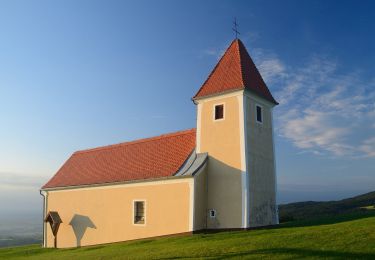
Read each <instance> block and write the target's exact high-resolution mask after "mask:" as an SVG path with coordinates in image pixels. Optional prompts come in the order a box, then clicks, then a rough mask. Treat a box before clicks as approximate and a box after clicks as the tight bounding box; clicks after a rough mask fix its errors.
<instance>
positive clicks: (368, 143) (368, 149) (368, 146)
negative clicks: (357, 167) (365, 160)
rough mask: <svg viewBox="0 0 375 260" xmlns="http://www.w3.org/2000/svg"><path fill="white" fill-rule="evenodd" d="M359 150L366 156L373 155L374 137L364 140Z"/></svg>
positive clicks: (374, 149) (374, 153)
mask: <svg viewBox="0 0 375 260" xmlns="http://www.w3.org/2000/svg"><path fill="white" fill-rule="evenodd" d="M359 150H360V151H362V152H363V153H365V155H366V157H375V137H371V138H369V139H367V140H364V141H363V142H362V144H361V145H360V146H359Z"/></svg>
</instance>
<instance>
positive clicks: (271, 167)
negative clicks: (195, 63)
mask: <svg viewBox="0 0 375 260" xmlns="http://www.w3.org/2000/svg"><path fill="white" fill-rule="evenodd" d="M256 104H259V105H261V106H262V110H263V123H262V124H259V123H257V122H256ZM245 106H246V117H247V118H246V130H247V134H246V141H247V171H248V187H249V191H250V193H249V225H250V227H257V226H266V225H272V224H277V223H278V219H277V208H276V207H277V206H276V176H275V164H274V149H273V133H272V107H271V105H270V104H269V103H268V102H265V101H263V100H262V99H260V98H258V97H256V96H255V95H253V94H247V95H245Z"/></svg>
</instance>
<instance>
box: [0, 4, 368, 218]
mask: <svg viewBox="0 0 375 260" xmlns="http://www.w3.org/2000/svg"><path fill="white" fill-rule="evenodd" d="M235 16H236V17H237V20H238V22H239V30H240V32H241V35H240V38H241V39H242V41H243V42H244V43H245V45H246V47H247V49H248V51H249V53H250V55H251V56H252V57H253V59H254V61H255V63H256V65H257V66H258V68H259V70H260V71H261V73H262V75H263V76H264V78H265V81H266V83H267V84H268V86H269V88H270V89H271V91H272V93H273V94H274V96H275V98H276V99H277V100H278V101H279V102H280V105H279V106H278V107H276V108H275V114H274V119H275V136H276V140H275V141H276V156H277V174H278V184H279V186H278V188H279V201H280V202H290V201H300V200H330V199H340V198H344V197H347V196H352V195H356V194H359V193H362V192H367V191H372V190H375V75H374V74H373V71H374V69H373V68H374V63H375V51H374V46H375V3H374V2H373V1H360V2H357V1H204V2H203V1H184V2H183V1H1V3H0V33H1V34H0V147H1V149H0V175H1V178H0V205H2V208H3V209H8V211H9V212H11V211H16V210H20V209H22V210H26V209H27V210H35V209H37V210H39V208H40V207H41V197H40V195H39V191H38V190H39V188H40V186H41V185H42V184H44V182H46V181H47V180H48V179H49V178H50V177H51V176H52V175H53V174H54V173H55V172H56V171H57V170H58V168H59V167H60V166H61V165H62V164H63V163H64V161H65V160H66V159H67V158H68V157H69V156H70V154H71V153H72V152H73V151H76V150H80V149H85V148H90V147H96V146H101V145H107V144H113V143H118V142H123V141H128V140H134V139H138V138H142V137H149V136H154V135H158V134H162V133H167V132H172V131H176V130H182V129H186V128H192V127H195V118H196V115H195V107H194V105H193V103H192V102H191V97H192V96H193V95H194V93H195V92H196V91H197V90H198V89H199V87H200V86H201V84H202V83H203V82H204V80H205V79H206V77H207V75H208V74H209V72H210V71H211V70H212V68H213V66H214V65H215V64H216V62H217V61H218V58H219V57H220V55H221V54H222V53H223V51H224V50H225V49H226V47H227V46H228V45H229V44H230V42H231V41H232V40H233V38H234V35H233V32H232V30H231V28H232V21H233V18H234V17H235Z"/></svg>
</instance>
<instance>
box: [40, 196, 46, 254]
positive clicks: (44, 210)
mask: <svg viewBox="0 0 375 260" xmlns="http://www.w3.org/2000/svg"><path fill="white" fill-rule="evenodd" d="M40 195H42V196H43V225H42V227H43V247H47V230H46V223H45V222H44V219H45V217H46V216H47V197H48V192H47V191H44V190H40Z"/></svg>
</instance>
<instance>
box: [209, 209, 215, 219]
mask: <svg viewBox="0 0 375 260" xmlns="http://www.w3.org/2000/svg"><path fill="white" fill-rule="evenodd" d="M210 218H216V210H214V209H210Z"/></svg>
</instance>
